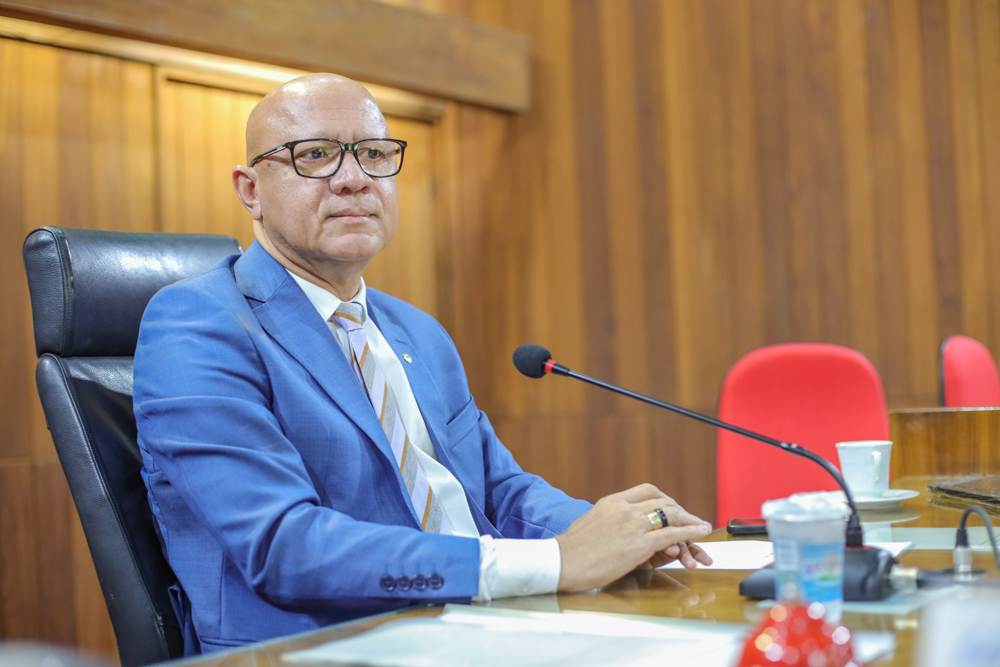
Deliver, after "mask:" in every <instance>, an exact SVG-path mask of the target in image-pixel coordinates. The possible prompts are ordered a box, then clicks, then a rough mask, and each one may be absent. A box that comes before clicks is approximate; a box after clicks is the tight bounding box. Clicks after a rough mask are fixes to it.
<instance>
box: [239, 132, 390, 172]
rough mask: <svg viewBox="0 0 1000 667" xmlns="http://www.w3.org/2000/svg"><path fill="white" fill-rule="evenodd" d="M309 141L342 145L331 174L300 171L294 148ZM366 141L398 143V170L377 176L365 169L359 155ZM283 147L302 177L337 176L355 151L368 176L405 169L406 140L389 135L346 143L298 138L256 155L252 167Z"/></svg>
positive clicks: (320, 138) (355, 155) (362, 168)
mask: <svg viewBox="0 0 1000 667" xmlns="http://www.w3.org/2000/svg"><path fill="white" fill-rule="evenodd" d="M307 141H332V142H333V143H335V144H337V145H338V146H340V160H339V161H338V162H337V168H336V169H334V170H333V171H332V172H330V173H329V174H327V175H326V176H306V175H305V174H303V173H302V172H301V171H299V167H298V165H297V164H295V152H294V151H293V150H292V149H293V148H294V147H295V146H296V145H297V144H303V143H305V142H307ZM366 141H391V142H392V143H394V144H396V145H398V146H399V165H398V166H397V168H396V171H394V172H392V173H391V174H386V175H385V176H376V175H374V174H369V173H368V172H367V171H365V168H364V167H362V166H361V159H360V158H359V157H358V146H359V145H361V144H362V143H364V142H366ZM283 148H287V149H288V154H289V155H290V156H291V159H292V169H294V170H295V173H296V174H298V175H299V176H301V177H302V178H317V179H323V178H330V177H331V176H335V175H336V174H337V172H338V171H340V168H341V167H342V166H343V165H344V156H345V155H346V154H347V153H353V154H354V159H355V160H356V161H357V163H358V167H359V168H360V169H361V171H362V172H363V173H364V174H365V175H366V176H370V177H371V178H390V177H392V176H395V175H396V174H398V173H399V172H400V171H401V170H402V169H403V155H404V153H405V152H406V142H405V141H403V140H402V139H389V138H388V137H371V138H369V139H360V140H358V141H355V142H354V143H353V144H345V143H344V142H343V141H338V140H336V139H327V138H326V137H316V138H315V139H297V140H295V141H286V142H285V143H283V144H281V145H280V146H275V147H274V148H272V149H270V150H266V151H264V152H263V153H261V154H260V155H258V156H257V157H255V158H254V159H253V160H251V161H250V166H251V167H252V166H254V165H255V164H257V163H258V162H260V161H261V160H263V159H264V158H266V157H270V156H272V155H274V154H275V153H277V152H279V151H280V150H281V149H283Z"/></svg>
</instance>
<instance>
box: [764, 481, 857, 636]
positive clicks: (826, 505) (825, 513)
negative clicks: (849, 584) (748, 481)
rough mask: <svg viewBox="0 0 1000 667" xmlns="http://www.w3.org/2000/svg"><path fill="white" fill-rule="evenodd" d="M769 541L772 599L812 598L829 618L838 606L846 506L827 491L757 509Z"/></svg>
mask: <svg viewBox="0 0 1000 667" xmlns="http://www.w3.org/2000/svg"><path fill="white" fill-rule="evenodd" d="M761 512H762V514H763V515H764V518H765V519H767V534H768V536H769V537H770V539H771V542H772V543H773V544H774V593H775V600H777V601H778V602H786V603H803V604H806V605H809V604H812V603H814V602H818V603H820V604H822V605H823V607H824V609H825V616H826V618H827V619H828V620H830V621H839V620H840V616H841V612H842V611H843V605H844V537H845V534H846V532H847V516H848V515H849V513H850V511H849V510H848V509H847V507H846V506H845V505H844V504H843V503H842V502H840V501H839V500H837V499H836V498H834V497H832V496H831V494H827V493H797V494H795V495H793V496H790V497H788V498H782V499H780V500H769V501H767V502H766V503H764V505H763V507H762V508H761Z"/></svg>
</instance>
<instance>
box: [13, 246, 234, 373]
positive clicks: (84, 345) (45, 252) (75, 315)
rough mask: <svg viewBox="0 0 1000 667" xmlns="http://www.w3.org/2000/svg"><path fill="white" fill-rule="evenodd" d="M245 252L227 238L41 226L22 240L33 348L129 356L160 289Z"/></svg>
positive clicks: (60, 353)
mask: <svg viewBox="0 0 1000 667" xmlns="http://www.w3.org/2000/svg"><path fill="white" fill-rule="evenodd" d="M241 252H243V249H242V248H241V247H240V244H239V243H238V242H237V241H236V239H234V238H232V237H230V236H216V235H211V234H158V233H137V232H105V231H98V230H92V229H75V228H72V227H41V228H39V229H36V230H34V231H33V232H31V233H30V234H28V238H27V239H25V241H24V267H25V270H26V271H27V274H28V291H29V292H30V293H31V310H32V315H33V319H34V324H35V351H36V353H37V354H38V355H39V356H41V355H42V354H44V353H46V352H49V353H51V354H55V355H58V356H61V357H68V356H107V357H117V356H132V355H134V354H135V346H136V342H137V341H138V339H139V322H140V321H141V320H142V313H143V311H145V309H146V305H147V304H148V303H149V300H150V299H151V298H152V297H153V295H154V294H156V292H157V291H159V290H160V288H162V287H165V286H167V285H169V284H171V283H175V282H177V281H178V280H181V279H182V278H186V277H187V276H191V275H194V274H196V273H200V272H201V271H204V270H205V269H208V268H209V267H211V266H212V265H213V264H215V263H216V262H218V261H219V260H220V259H222V258H223V257H227V256H229V255H233V254H239V253H241Z"/></svg>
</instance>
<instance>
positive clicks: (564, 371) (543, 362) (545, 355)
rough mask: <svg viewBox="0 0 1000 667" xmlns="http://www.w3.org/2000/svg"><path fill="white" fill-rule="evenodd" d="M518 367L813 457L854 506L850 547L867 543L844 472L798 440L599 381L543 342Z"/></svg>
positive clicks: (518, 358) (521, 352)
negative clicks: (572, 367)
mask: <svg viewBox="0 0 1000 667" xmlns="http://www.w3.org/2000/svg"><path fill="white" fill-rule="evenodd" d="M514 366H515V367H517V370H519V371H520V372H521V373H523V374H524V375H527V376H528V377H530V378H540V377H544V376H545V375H546V374H548V373H553V374H556V375H566V376H569V377H572V378H576V379H577V380H582V381H584V382H586V383H588V384H592V385H594V386H597V387H601V388H602V389H608V390H610V391H613V392H615V393H618V394H622V395H623V396H628V397H630V398H634V399H636V400H639V401H642V402H644V403H649V404H650V405H655V406H657V407H660V408H665V409H667V410H670V411H672V412H676V413H678V414H682V415H684V416H686V417H691V418H692V419H697V420H698V421H701V422H705V423H706V424H711V425H712V426H715V427H717V428H723V429H726V430H727V431H732V432H733V433H739V434H740V435H743V436H746V437H748V438H752V439H753V440H757V441H759V442H763V443H766V444H768V445H772V446H774V447H778V448H780V449H783V450H785V451H786V452H788V453H789V454H795V455H796V456H801V457H803V458H806V459H809V460H810V461H812V462H814V463H816V464H818V465H820V466H822V467H823V469H824V470H826V471H827V472H828V473H830V476H832V477H833V479H834V480H836V482H837V484H838V485H839V486H840V488H841V489H842V490H843V491H844V496H846V498H847V504H848V505H849V506H850V508H851V515H850V517H849V518H848V520H847V536H846V542H847V546H848V547H852V548H860V547H863V546H864V534H863V532H862V530H861V519H860V517H859V515H858V508H857V505H855V504H854V494H853V493H851V490H850V489H849V488H848V487H847V483H846V482H845V481H844V478H843V477H842V476H841V475H840V471H839V470H837V468H836V466H834V465H833V464H832V463H830V462H829V461H827V460H826V459H824V458H823V457H822V456H820V455H819V454H816V453H815V452H811V451H809V450H808V449H805V448H803V447H800V446H799V445H796V444H795V443H794V442H783V441H781V440H776V439H774V438H769V437H767V436H766V435H761V434H760V433H755V432H753V431H748V430H747V429H745V428H740V427H739V426H734V425H733V424H727V423H726V422H723V421H719V420H718V419H714V418H712V417H709V416H707V415H703V414H701V413H699V412H694V411H692V410H688V409H686V408H682V407H680V406H677V405H672V404H670V403H664V402H663V401H658V400H656V399H655V398H650V397H649V396H645V395H643V394H639V393H636V392H634V391H629V390H628V389H623V388H622V387H618V386H616V385H613V384H610V383H608V382H604V381H602V380H598V379H597V378H592V377H590V376H589V375H584V374H582V373H577V372H576V371H573V370H570V369H569V368H566V367H565V366H563V365H562V364H558V363H556V362H555V361H553V359H552V355H551V354H549V351H548V350H546V349H545V348H544V347H542V346H541V345H534V344H531V343H529V344H526V345H521V346H520V347H518V348H517V349H516V350H514Z"/></svg>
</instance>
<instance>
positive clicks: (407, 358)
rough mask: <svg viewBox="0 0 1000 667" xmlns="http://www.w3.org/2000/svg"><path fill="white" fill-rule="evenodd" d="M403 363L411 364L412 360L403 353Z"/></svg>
mask: <svg viewBox="0 0 1000 667" xmlns="http://www.w3.org/2000/svg"><path fill="white" fill-rule="evenodd" d="M403 361H405V362H406V363H408V364H412V363H413V359H412V358H411V357H410V355H408V354H406V353H405V352H404V353H403Z"/></svg>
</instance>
